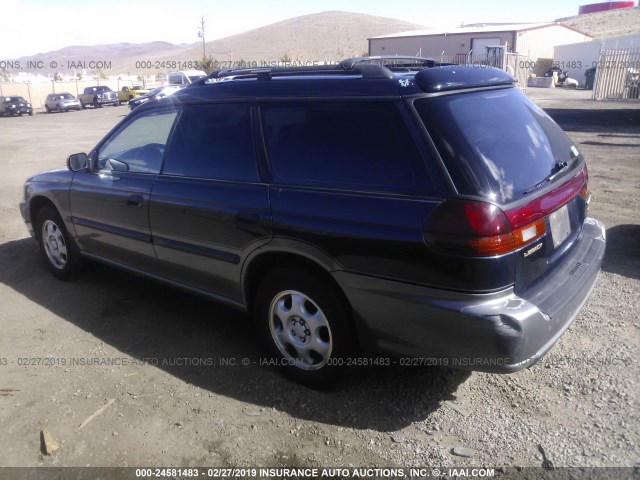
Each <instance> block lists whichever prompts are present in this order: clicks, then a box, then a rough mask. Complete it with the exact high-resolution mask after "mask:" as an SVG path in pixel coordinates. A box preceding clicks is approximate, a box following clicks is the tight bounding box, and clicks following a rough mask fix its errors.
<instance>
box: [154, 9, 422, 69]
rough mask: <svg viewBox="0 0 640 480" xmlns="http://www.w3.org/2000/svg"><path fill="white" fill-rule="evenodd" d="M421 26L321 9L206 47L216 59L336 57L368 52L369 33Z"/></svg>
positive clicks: (195, 53) (194, 51)
mask: <svg viewBox="0 0 640 480" xmlns="http://www.w3.org/2000/svg"><path fill="white" fill-rule="evenodd" d="M420 28H424V27H423V26H421V25H416V24H413V23H409V22H405V21H402V20H396V19H393V18H386V17H377V16H373V15H365V14H362V13H350V12H322V13H315V14H311V15H304V16H301V17H295V18H290V19H288V20H284V21H282V22H278V23H274V24H272V25H267V26H265V27H261V28H257V29H255V30H250V31H248V32H245V33H241V34H238V35H233V36H231V37H227V38H222V39H219V40H214V41H211V42H207V45H206V47H207V54H208V55H211V56H212V57H213V58H215V59H217V60H229V59H230V58H231V59H232V60H234V61H237V60H240V59H243V60H248V61H273V60H279V59H280V58H282V57H284V56H285V55H286V56H288V57H289V58H291V59H292V60H306V61H311V60H318V61H324V60H334V61H335V60H341V59H344V58H347V57H351V56H356V55H362V54H363V53H366V52H367V51H368V48H369V44H368V41H367V39H368V38H369V37H374V36H378V35H387V34H391V33H396V32H404V31H407V30H416V29H420ZM229 52H230V53H229ZM184 54H185V56H190V57H191V58H197V59H199V58H201V57H202V45H194V46H193V48H190V49H188V50H186V51H185V52H184ZM165 57H166V58H167V59H168V58H170V55H166V56H165Z"/></svg>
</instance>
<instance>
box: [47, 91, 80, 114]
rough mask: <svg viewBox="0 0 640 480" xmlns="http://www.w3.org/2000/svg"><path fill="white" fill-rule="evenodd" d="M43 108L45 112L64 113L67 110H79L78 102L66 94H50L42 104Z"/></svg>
mask: <svg viewBox="0 0 640 480" xmlns="http://www.w3.org/2000/svg"><path fill="white" fill-rule="evenodd" d="M44 108H45V110H47V112H49V113H51V112H53V111H56V112H66V111H68V110H80V109H81V108H82V106H81V105H80V100H78V99H77V98H76V97H74V96H73V95H71V94H70V93H68V92H62V93H50V94H49V95H47V99H46V100H45V102H44Z"/></svg>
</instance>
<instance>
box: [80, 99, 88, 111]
mask: <svg viewBox="0 0 640 480" xmlns="http://www.w3.org/2000/svg"><path fill="white" fill-rule="evenodd" d="M80 108H81V109H82V110H84V109H85V108H87V106H86V105H85V104H84V102H83V101H82V100H80Z"/></svg>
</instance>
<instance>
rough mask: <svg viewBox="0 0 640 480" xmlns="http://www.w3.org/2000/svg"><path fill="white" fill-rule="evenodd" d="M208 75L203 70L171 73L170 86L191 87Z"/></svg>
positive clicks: (168, 76)
mask: <svg viewBox="0 0 640 480" xmlns="http://www.w3.org/2000/svg"><path fill="white" fill-rule="evenodd" d="M206 76H207V74H206V73H204V72H203V71H202V70H182V71H180V72H171V73H170V74H169V75H167V79H168V81H169V85H189V84H190V83H193V82H195V81H196V80H199V79H201V78H204V77H206Z"/></svg>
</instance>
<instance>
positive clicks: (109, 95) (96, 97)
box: [78, 85, 120, 109]
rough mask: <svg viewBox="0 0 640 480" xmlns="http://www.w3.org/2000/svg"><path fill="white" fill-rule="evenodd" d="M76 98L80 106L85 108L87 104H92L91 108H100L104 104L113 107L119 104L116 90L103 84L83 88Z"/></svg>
mask: <svg viewBox="0 0 640 480" xmlns="http://www.w3.org/2000/svg"><path fill="white" fill-rule="evenodd" d="M78 100H80V106H81V107H82V108H83V109H84V108H87V105H92V106H93V108H102V107H103V106H104V105H113V106H114V107H116V106H118V105H120V102H119V101H118V95H117V94H116V92H114V91H113V90H111V89H110V88H109V87H107V86H105V85H99V86H95V87H87V88H85V89H84V91H83V92H82V93H81V94H80V95H78Z"/></svg>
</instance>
